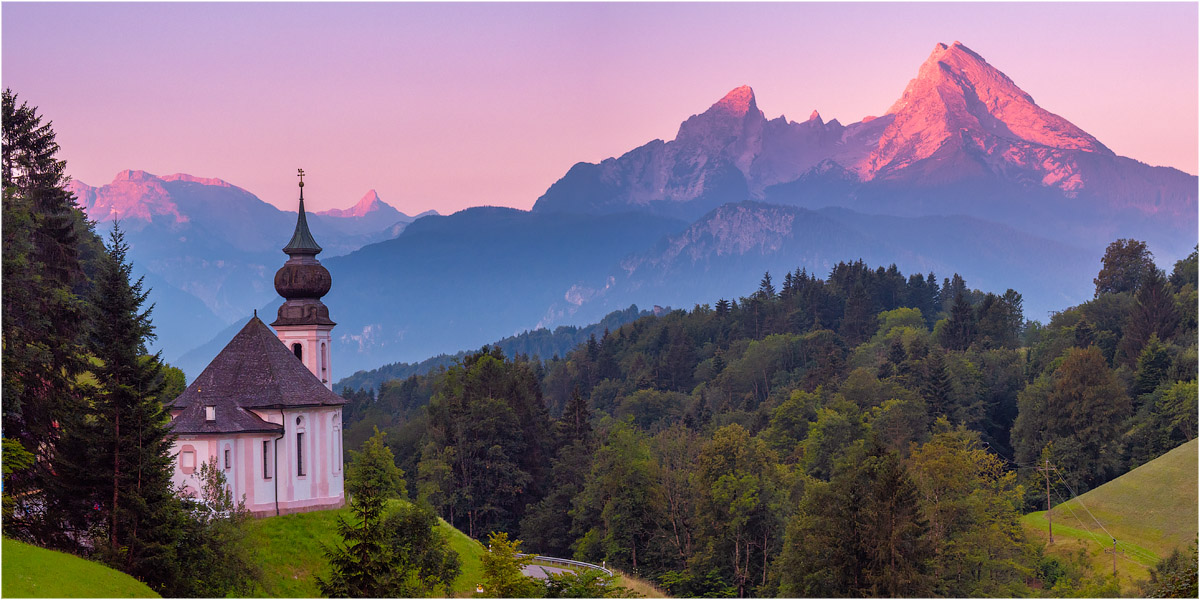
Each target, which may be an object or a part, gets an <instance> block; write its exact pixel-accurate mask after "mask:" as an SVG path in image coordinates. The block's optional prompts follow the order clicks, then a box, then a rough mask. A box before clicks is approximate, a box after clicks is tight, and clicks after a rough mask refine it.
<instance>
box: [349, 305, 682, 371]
mask: <svg viewBox="0 0 1200 600" xmlns="http://www.w3.org/2000/svg"><path fill="white" fill-rule="evenodd" d="M658 312H661V311H659V307H655V311H649V310H642V311H639V310H638V307H637V306H636V305H630V307H629V308H626V309H625V310H617V311H613V312H611V313H608V314H607V315H605V317H604V318H603V319H601V320H600V321H599V322H598V323H592V324H590V325H585V326H583V327H575V326H573V325H560V326H558V327H555V328H554V330H553V331H551V330H549V329H546V328H541V329H534V330H532V331H524V332H522V333H519V334H517V335H513V336H509V337H506V338H504V339H501V340H497V341H495V342H492V343H490V344H488V345H489V346H495V347H498V348H500V349H501V350H503V351H504V355H505V356H516V355H518V354H524V355H526V356H529V357H539V358H542V359H543V360H548V359H550V358H551V357H554V356H566V355H567V353H568V352H570V351H571V350H574V349H575V347H576V346H578V345H580V344H583V343H586V342H587V341H588V339H589V338H590V337H593V336H594V337H595V338H596V339H597V340H599V339H602V338H603V337H604V332H605V331H616V330H617V329H618V328H619V327H621V326H622V325H624V324H626V323H632V322H634V321H636V320H638V319H639V318H640V317H644V316H649V315H653V314H657V313H658ZM472 351H474V349H473V350H472ZM467 352H468V351H467V350H462V351H460V352H458V353H457V354H454V355H450V354H439V355H437V356H434V357H432V358H427V359H425V360H423V361H421V362H419V363H391V364H386V365H383V366H382V367H379V368H378V369H371V370H369V371H357V372H355V373H354V374H353V375H350V376H349V377H346V378H344V379H341V380H340V381H338V382H337V383H335V384H334V385H333V389H334V390H337V391H339V392H340V391H342V390H347V389H349V390H357V389H360V388H361V389H373V390H375V391H379V388H380V386H381V385H383V383H384V382H385V381H390V380H392V379H407V378H408V377H410V376H412V375H424V374H426V373H429V372H431V371H433V370H434V369H437V368H438V367H449V366H450V365H452V364H454V361H455V360H457V359H461V358H462V357H464V356H466V355H467Z"/></svg>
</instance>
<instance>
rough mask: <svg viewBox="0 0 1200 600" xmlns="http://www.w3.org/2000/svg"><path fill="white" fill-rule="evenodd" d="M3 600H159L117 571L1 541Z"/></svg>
mask: <svg viewBox="0 0 1200 600" xmlns="http://www.w3.org/2000/svg"><path fill="white" fill-rule="evenodd" d="M3 551H4V552H3V556H4V558H3V573H4V575H3V583H2V584H0V595H3V596H4V597H5V598H159V597H160V596H159V595H158V594H156V593H154V591H153V590H151V589H150V588H148V587H146V584H144V583H142V582H140V581H138V580H136V579H134V578H133V577H130V576H128V575H126V574H124V573H122V572H120V571H117V570H114V569H110V568H108V567H106V566H104V565H102V564H100V563H96V562H92V561H90V560H85V559H82V558H79V557H78V556H71V555H70V554H65V553H62V552H55V551H54V550H46V549H45V548H38V547H37V546H31V545H29V544H26V543H23V542H18V541H16V540H10V539H8V538H4V542H3Z"/></svg>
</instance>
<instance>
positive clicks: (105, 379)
mask: <svg viewBox="0 0 1200 600" xmlns="http://www.w3.org/2000/svg"><path fill="white" fill-rule="evenodd" d="M127 251H128V246H127V245H126V244H125V240H124V234H123V233H122V232H121V230H120V228H119V227H115V228H114V229H113V231H112V233H111V235H110V237H109V244H108V253H107V255H106V256H105V257H103V260H102V261H101V262H100V271H99V273H98V274H97V276H96V280H95V287H94V290H93V293H92V294H91V297H90V303H89V307H88V308H89V310H90V315H89V317H90V318H89V323H90V325H91V328H90V331H89V333H88V339H87V348H88V350H89V352H90V355H91V361H92V368H91V374H92V377H93V379H94V381H95V384H94V385H93V386H91V387H90V388H89V389H88V390H87V396H88V400H89V402H88V404H87V405H85V406H81V407H80V409H81V410H79V411H77V412H76V414H74V415H65V416H64V417H65V418H64V422H63V431H64V433H63V438H64V440H63V442H64V443H63V444H62V445H61V447H60V448H59V452H58V455H57V459H58V460H57V461H56V465H55V466H56V469H57V470H58V471H59V472H60V473H59V477H57V478H55V484H54V485H53V490H54V495H55V499H56V504H57V505H58V506H60V507H63V508H65V509H66V510H65V512H66V514H67V515H68V516H69V517H70V519H71V521H72V522H73V523H75V524H77V525H92V526H96V527H98V528H99V530H100V531H103V539H96V540H94V543H95V545H96V547H97V549H98V550H99V551H100V555H101V557H102V558H103V559H104V560H105V561H107V562H109V563H110V564H112V565H114V566H116V567H117V568H119V569H121V570H122V571H125V572H126V573H129V574H131V575H134V576H135V577H138V578H139V579H141V580H143V581H145V582H147V583H148V584H149V585H150V586H151V587H152V588H154V589H156V590H159V591H160V592H163V593H169V592H170V591H171V590H172V589H174V587H173V586H175V585H177V583H178V582H177V578H178V577H179V576H180V571H181V569H182V568H183V565H180V564H179V561H178V560H176V546H177V545H178V542H179V538H180V536H181V535H182V529H181V523H180V519H182V518H183V517H182V505H181V503H180V501H179V498H178V497H177V496H176V495H175V493H174V490H173V488H172V485H171V475H172V472H173V465H172V456H171V445H172V443H173V441H174V437H173V436H172V434H171V431H170V419H169V417H168V415H167V412H166V410H165V408H164V406H163V398H162V397H161V392H162V388H163V376H162V369H163V367H162V364H161V362H160V361H159V357H158V355H157V354H155V355H147V354H146V340H147V339H149V338H151V337H152V336H153V326H152V325H151V323H150V312H151V310H152V308H153V307H152V306H151V307H148V308H145V309H143V304H144V303H145V301H146V296H147V293H148V292H146V291H143V288H142V280H141V279H140V278H139V279H137V280H136V281H134V280H132V265H131V264H130V263H128V262H127V261H126V253H127ZM82 515H89V516H86V517H84V516H82Z"/></svg>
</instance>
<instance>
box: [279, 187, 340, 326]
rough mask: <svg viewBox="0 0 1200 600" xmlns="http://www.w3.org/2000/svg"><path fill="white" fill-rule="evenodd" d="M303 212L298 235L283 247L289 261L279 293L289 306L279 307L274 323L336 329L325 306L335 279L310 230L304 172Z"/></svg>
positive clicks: (284, 267) (300, 217) (280, 271)
mask: <svg viewBox="0 0 1200 600" xmlns="http://www.w3.org/2000/svg"><path fill="white" fill-rule="evenodd" d="M300 176H301V180H300V212H299V215H298V216H297V217H296V231H295V233H293V234H292V239H291V241H289V242H288V244H287V245H286V246H284V247H283V252H284V253H285V254H287V255H288V260H287V262H285V263H284V264H283V266H282V267H280V269H279V270H278V271H276V272H275V291H276V292H278V293H279V295H280V296H283V297H284V298H285V299H286V300H287V302H284V303H283V306H280V307H279V318H278V319H276V320H275V322H274V323H271V325H272V326H279V325H334V324H335V323H334V322H333V321H330V320H329V309H328V308H326V306H325V305H324V304H322V303H321V297H322V296H324V295H325V294H328V293H329V288H330V287H331V286H332V285H333V278H332V277H330V275H329V270H328V269H326V268H325V267H324V266H322V265H321V262H320V261H318V260H317V254H320V252H321V246H320V245H318V244H317V241H316V240H315V239H313V236H312V232H310V231H309V230H308V218H307V217H306V215H305V214H304V179H303V177H304V171H303V170H301V171H300Z"/></svg>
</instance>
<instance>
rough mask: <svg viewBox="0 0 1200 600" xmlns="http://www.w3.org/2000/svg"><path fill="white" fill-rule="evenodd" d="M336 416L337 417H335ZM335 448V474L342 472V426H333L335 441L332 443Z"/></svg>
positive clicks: (333, 461)
mask: <svg viewBox="0 0 1200 600" xmlns="http://www.w3.org/2000/svg"><path fill="white" fill-rule="evenodd" d="M335 418H336V417H335ZM330 447H331V448H333V460H332V461H331V462H332V463H333V472H334V474H337V473H341V472H342V429H341V427H339V426H337V425H334V426H333V443H332V444H330Z"/></svg>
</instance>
